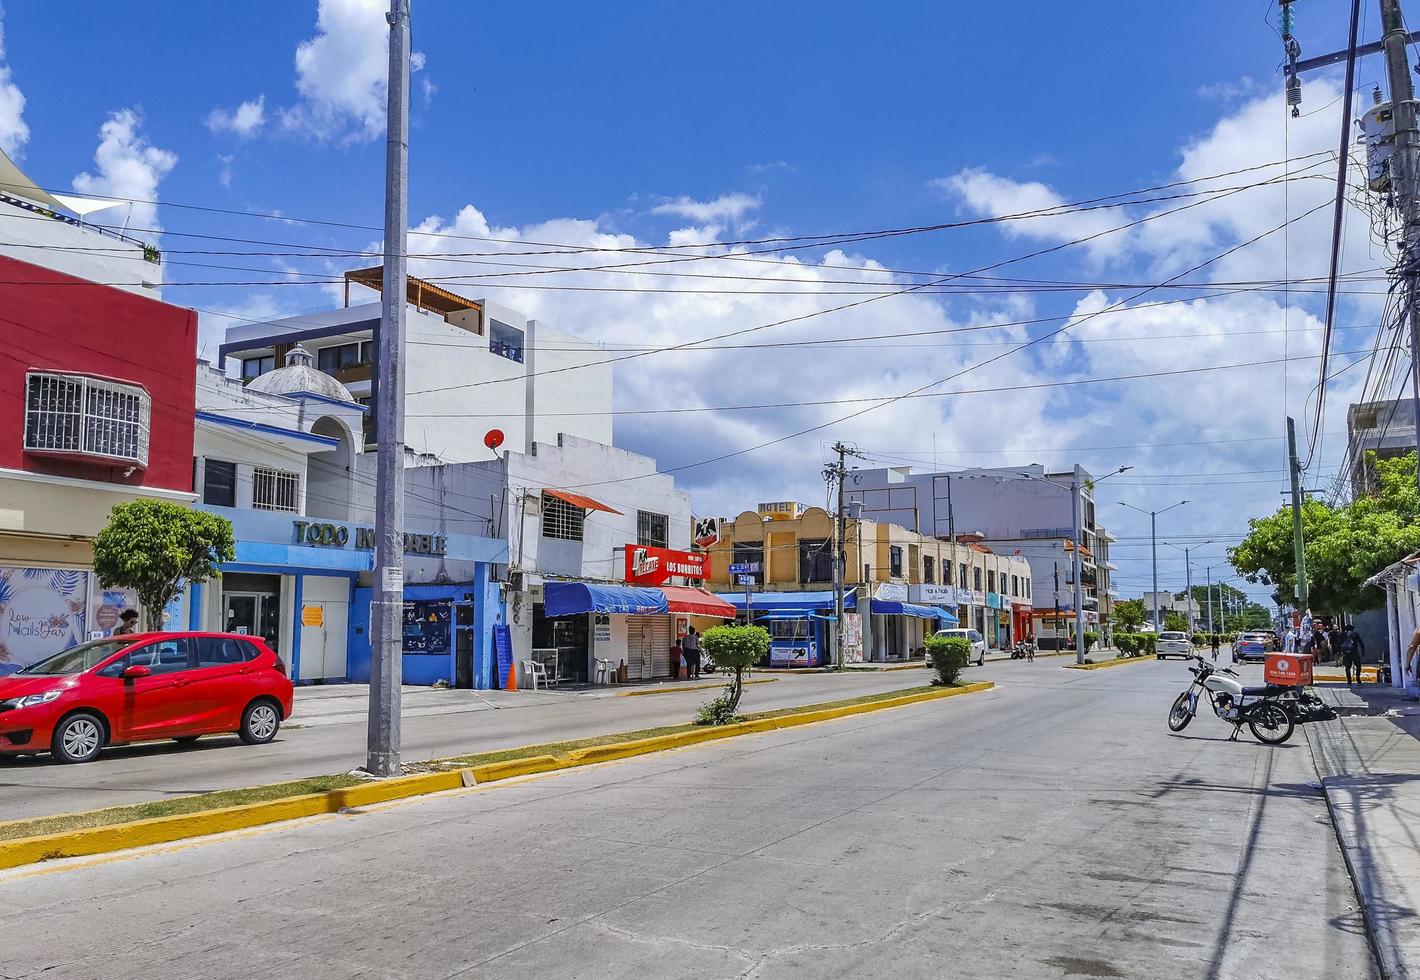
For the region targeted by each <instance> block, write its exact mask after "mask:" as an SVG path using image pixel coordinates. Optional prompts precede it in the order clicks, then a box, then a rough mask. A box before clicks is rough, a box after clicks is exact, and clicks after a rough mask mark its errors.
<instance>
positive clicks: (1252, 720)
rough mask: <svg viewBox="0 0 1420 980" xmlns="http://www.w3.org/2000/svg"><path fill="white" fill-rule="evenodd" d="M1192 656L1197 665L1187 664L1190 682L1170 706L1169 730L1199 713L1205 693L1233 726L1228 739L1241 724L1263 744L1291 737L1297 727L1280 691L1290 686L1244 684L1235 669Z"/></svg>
mask: <svg viewBox="0 0 1420 980" xmlns="http://www.w3.org/2000/svg"><path fill="white" fill-rule="evenodd" d="M1193 659H1195V660H1196V661H1198V665H1197V666H1195V667H1189V668H1188V669H1189V671H1191V672H1192V674H1193V683H1192V684H1189V685H1188V688H1187V689H1186V690H1185V691H1184V692H1183V693H1182V694H1180V695H1179V696H1178V697H1177V698H1175V699H1174V702H1173V707H1172V708H1170V709H1169V731H1172V732H1181V731H1183V730H1184V729H1185V728H1187V727H1188V723H1189V722H1190V721H1192V720H1193V716H1194V715H1196V714H1197V713H1198V700H1199V698H1200V697H1201V696H1202V695H1205V694H1206V695H1207V696H1208V702H1209V704H1210V705H1212V707H1213V713H1214V714H1215V715H1217V716H1218V717H1219V718H1221V719H1222V720H1223V721H1226V722H1229V723H1230V724H1231V725H1232V726H1233V734H1232V735H1231V736H1229V738H1228V741H1230V742H1231V741H1236V740H1237V737H1238V733H1239V732H1240V731H1242V726H1243V725H1247V727H1248V729H1249V730H1250V731H1251V732H1252V735H1253V738H1255V739H1257V740H1258V741H1259V742H1262V743H1263V744H1264V745H1281V744H1282V743H1283V742H1285V741H1287V739H1289V738H1291V737H1292V732H1293V730H1294V729H1295V727H1296V725H1295V722H1294V721H1293V716H1292V712H1291V711H1289V710H1287V708H1286V707H1284V706H1283V705H1282V704H1281V703H1280V702H1281V695H1282V694H1283V693H1285V692H1288V691H1289V690H1290V689H1288V688H1283V687H1278V686H1277V685H1275V684H1268V685H1265V686H1263V687H1244V686H1243V683H1242V680H1241V679H1240V678H1239V677H1238V675H1237V672H1236V671H1233V670H1231V669H1229V668H1227V667H1218V666H1216V665H1214V664H1211V663H1209V662H1207V661H1205V660H1204V659H1203V658H1202V657H1194V658H1193ZM1313 696H1314V695H1313Z"/></svg>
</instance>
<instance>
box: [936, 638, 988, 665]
mask: <svg viewBox="0 0 1420 980" xmlns="http://www.w3.org/2000/svg"><path fill="white" fill-rule="evenodd" d="M933 635H935V636H960V637H962V638H963V639H967V640H970V641H971V661H970V662H971V663H974V664H976V666H978V667H981V666H983V665H984V664H985V663H986V641H985V640H984V639H982V636H981V634H980V633H978V632H976V630H973V629H950V630H937V632H936V633H935V634H933Z"/></svg>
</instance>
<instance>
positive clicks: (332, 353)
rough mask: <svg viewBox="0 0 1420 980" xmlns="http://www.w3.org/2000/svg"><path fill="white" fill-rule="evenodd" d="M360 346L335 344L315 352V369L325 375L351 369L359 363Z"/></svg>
mask: <svg viewBox="0 0 1420 980" xmlns="http://www.w3.org/2000/svg"><path fill="white" fill-rule="evenodd" d="M363 346H364V345H362V344H336V345H335V346H334V347H322V348H321V349H320V350H318V351H316V367H318V368H320V369H321V370H322V371H324V372H325V373H326V374H334V373H335V372H337V371H339V370H340V369H341V368H348V367H352V366H354V365H356V364H359V363H360V361H361V357H360V354H361V347H363Z"/></svg>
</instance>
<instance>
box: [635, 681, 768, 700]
mask: <svg viewBox="0 0 1420 980" xmlns="http://www.w3.org/2000/svg"><path fill="white" fill-rule="evenodd" d="M778 679H779V678H777V677H759V678H754V679H751V680H747V681H745V683H746V684H772V683H773V682H774V681H777V680H778ZM726 683H728V682H727V681H717V682H715V683H714V684H689V685H687V686H685V687H647V688H638V689H637V690H634V691H621V692H619V693H618V694H617V697H619V698H640V697H645V696H646V695H648V694H679V693H680V692H681V691H713V690H714V689H715V688H717V687H724V686H725V684H726Z"/></svg>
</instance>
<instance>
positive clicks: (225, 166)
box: [217, 153, 233, 187]
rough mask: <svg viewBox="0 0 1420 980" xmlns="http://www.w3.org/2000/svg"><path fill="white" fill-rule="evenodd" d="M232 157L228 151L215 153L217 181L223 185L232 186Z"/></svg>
mask: <svg viewBox="0 0 1420 980" xmlns="http://www.w3.org/2000/svg"><path fill="white" fill-rule="evenodd" d="M232 159H233V157H232V154H230V153H219V154H217V164H218V170H217V183H218V184H220V185H221V186H223V187H231V186H232Z"/></svg>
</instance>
